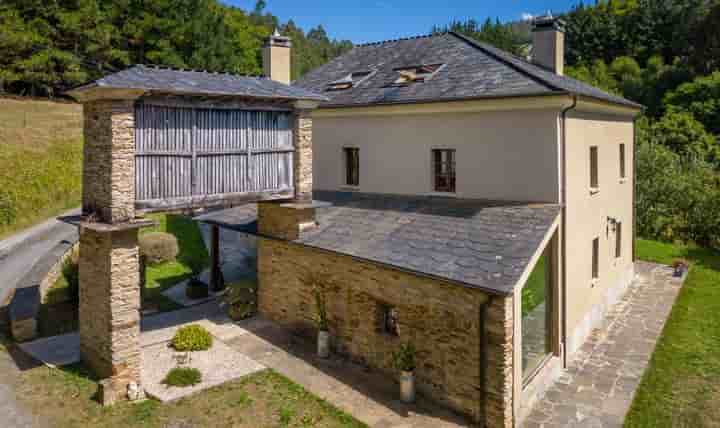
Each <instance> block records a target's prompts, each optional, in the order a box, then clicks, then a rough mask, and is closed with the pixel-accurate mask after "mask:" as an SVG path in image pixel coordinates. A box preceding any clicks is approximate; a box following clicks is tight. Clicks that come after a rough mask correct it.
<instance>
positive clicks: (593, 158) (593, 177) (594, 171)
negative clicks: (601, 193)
mask: <svg viewBox="0 0 720 428" xmlns="http://www.w3.org/2000/svg"><path fill="white" fill-rule="evenodd" d="M599 186H600V183H599V179H598V148H597V146H592V147H590V189H591V190H597V189H598V188H599Z"/></svg>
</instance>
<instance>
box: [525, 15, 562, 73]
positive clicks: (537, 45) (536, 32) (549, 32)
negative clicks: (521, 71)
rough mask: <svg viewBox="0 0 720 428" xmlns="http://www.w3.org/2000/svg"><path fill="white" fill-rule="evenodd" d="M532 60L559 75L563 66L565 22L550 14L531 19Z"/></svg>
mask: <svg viewBox="0 0 720 428" xmlns="http://www.w3.org/2000/svg"><path fill="white" fill-rule="evenodd" d="M532 33H533V46H532V61H533V63H535V64H536V65H539V66H540V67H543V68H545V69H547V70H549V71H552V72H553V73H555V74H558V75H560V76H562V75H563V72H564V68H565V22H564V21H563V20H562V19H556V18H553V16H552V15H551V14H548V15H545V16H539V17H537V18H535V19H534V20H533V29H532Z"/></svg>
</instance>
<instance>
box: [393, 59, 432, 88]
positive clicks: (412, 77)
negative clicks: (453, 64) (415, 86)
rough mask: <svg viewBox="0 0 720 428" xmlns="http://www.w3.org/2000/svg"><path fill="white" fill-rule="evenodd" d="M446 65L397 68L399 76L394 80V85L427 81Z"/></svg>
mask: <svg viewBox="0 0 720 428" xmlns="http://www.w3.org/2000/svg"><path fill="white" fill-rule="evenodd" d="M444 66H445V64H427V65H417V66H413V67H402V68H396V69H395V71H396V72H397V73H398V78H397V79H396V80H395V82H393V85H400V86H402V85H409V84H411V83H420V82H427V81H428V80H430V79H432V78H433V77H435V74H437V72H438V71H440V69H442V68H443V67H444Z"/></svg>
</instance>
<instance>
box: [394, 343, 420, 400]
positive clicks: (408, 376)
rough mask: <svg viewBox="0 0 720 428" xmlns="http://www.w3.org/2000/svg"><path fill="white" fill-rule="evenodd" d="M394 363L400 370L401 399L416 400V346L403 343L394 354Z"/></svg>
mask: <svg viewBox="0 0 720 428" xmlns="http://www.w3.org/2000/svg"><path fill="white" fill-rule="evenodd" d="M392 359H393V365H394V366H395V368H396V369H397V370H399V371H400V400H401V401H402V402H403V403H412V402H413V401H415V346H414V345H413V344H412V343H403V344H401V345H400V348H399V349H398V350H397V351H396V352H394V353H393V355H392Z"/></svg>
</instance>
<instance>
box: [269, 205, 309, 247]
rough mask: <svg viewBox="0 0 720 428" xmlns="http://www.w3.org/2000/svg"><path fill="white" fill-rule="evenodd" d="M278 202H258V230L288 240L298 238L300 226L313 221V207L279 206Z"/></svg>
mask: <svg viewBox="0 0 720 428" xmlns="http://www.w3.org/2000/svg"><path fill="white" fill-rule="evenodd" d="M281 204H282V203H279V202H258V232H260V233H261V234H263V235H266V236H274V237H276V238H280V239H287V240H289V241H292V240H295V239H298V237H299V236H300V227H301V225H303V224H308V223H312V222H314V221H315V209H314V208H306V209H297V208H288V207H283V206H281Z"/></svg>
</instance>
